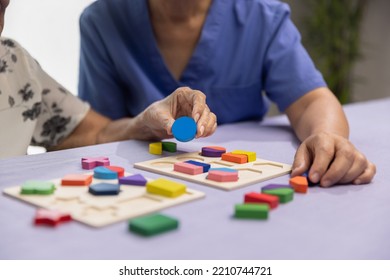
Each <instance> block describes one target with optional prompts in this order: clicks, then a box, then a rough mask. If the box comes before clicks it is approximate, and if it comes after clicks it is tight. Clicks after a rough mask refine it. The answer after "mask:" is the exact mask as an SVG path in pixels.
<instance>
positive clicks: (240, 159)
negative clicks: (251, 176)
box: [222, 153, 248, 164]
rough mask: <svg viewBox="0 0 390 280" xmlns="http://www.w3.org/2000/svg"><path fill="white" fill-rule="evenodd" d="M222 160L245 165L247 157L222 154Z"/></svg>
mask: <svg viewBox="0 0 390 280" xmlns="http://www.w3.org/2000/svg"><path fill="white" fill-rule="evenodd" d="M222 160H226V161H230V162H234V163H240V164H242V163H247V162H248V157H247V156H246V155H236V154H232V153H225V154H222Z"/></svg>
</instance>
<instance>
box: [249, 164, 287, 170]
mask: <svg viewBox="0 0 390 280" xmlns="http://www.w3.org/2000/svg"><path fill="white" fill-rule="evenodd" d="M258 165H260V166H263V167H265V168H267V167H270V168H272V169H274V168H275V167H278V168H283V165H281V164H276V163H272V162H262V163H254V164H253V166H258Z"/></svg>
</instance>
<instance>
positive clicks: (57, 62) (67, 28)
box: [2, 0, 94, 94]
mask: <svg viewBox="0 0 390 280" xmlns="http://www.w3.org/2000/svg"><path fill="white" fill-rule="evenodd" d="M92 2H94V1H93V0H67V1H61V0H11V1H10V4H9V6H8V8H7V12H6V16H5V27H4V31H3V34H2V35H3V36H7V37H10V38H13V39H15V40H17V41H18V42H19V43H21V44H22V45H23V46H24V47H25V48H26V49H27V50H28V51H29V52H30V54H31V55H32V56H33V57H34V58H35V59H36V60H38V61H39V63H40V64H41V66H42V67H43V68H44V69H45V70H46V72H48V73H50V75H51V76H53V77H54V78H55V79H56V80H57V81H59V82H60V83H61V84H62V85H63V86H65V87H66V88H67V89H68V90H70V91H71V92H73V93H75V94H76V93H77V79H78V60H79V41H80V40H79V25H78V19H79V16H80V14H81V12H82V10H83V9H84V8H85V7H86V6H87V5H89V4H90V3H92Z"/></svg>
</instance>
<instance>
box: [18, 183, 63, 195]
mask: <svg viewBox="0 0 390 280" xmlns="http://www.w3.org/2000/svg"><path fill="white" fill-rule="evenodd" d="M54 190H55V186H54V184H53V183H51V182H45V181H27V182H25V183H23V184H22V185H21V189H20V193H21V194H38V195H49V194H52V193H54Z"/></svg>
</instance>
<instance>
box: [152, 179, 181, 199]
mask: <svg viewBox="0 0 390 280" xmlns="http://www.w3.org/2000/svg"><path fill="white" fill-rule="evenodd" d="M186 189H187V187H186V185H184V184H181V183H178V182H174V181H170V180H167V179H164V178H159V179H156V180H154V181H150V182H147V183H146V191H147V192H148V193H152V194H158V195H162V196H166V197H178V196H180V195H182V194H184V193H185V192H186Z"/></svg>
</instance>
